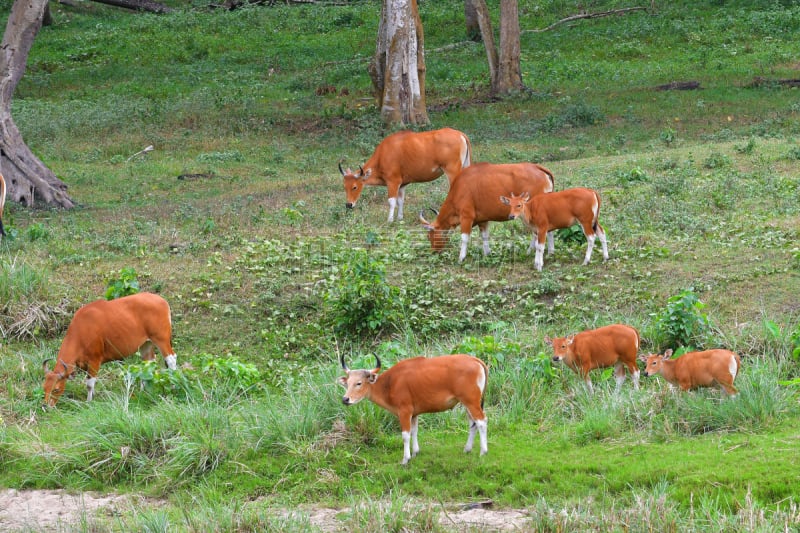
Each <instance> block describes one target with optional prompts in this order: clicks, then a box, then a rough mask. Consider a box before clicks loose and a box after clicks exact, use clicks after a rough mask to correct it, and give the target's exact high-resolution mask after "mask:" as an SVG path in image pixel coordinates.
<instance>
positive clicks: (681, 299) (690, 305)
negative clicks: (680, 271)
mask: <svg viewBox="0 0 800 533" xmlns="http://www.w3.org/2000/svg"><path fill="white" fill-rule="evenodd" d="M705 307H706V306H705V304H704V303H703V302H701V301H700V299H699V298H698V297H697V294H695V292H694V289H693V288H689V289H685V290H683V291H681V292H680V293H678V294H676V295H675V296H671V297H670V298H669V299H668V300H667V305H666V307H665V308H664V309H662V310H661V311H659V312H658V313H656V314H654V315H653V316H654V318H655V331H654V334H655V336H656V339H657V343H658V344H661V345H666V346H671V347H674V348H678V347H680V346H686V347H688V346H694V347H701V346H703V345H704V344H705V343H706V342H707V341H708V340H709V336H710V334H711V322H710V320H709V318H708V315H706V313H704V312H703V309H705Z"/></svg>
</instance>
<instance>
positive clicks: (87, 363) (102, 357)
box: [42, 292, 177, 407]
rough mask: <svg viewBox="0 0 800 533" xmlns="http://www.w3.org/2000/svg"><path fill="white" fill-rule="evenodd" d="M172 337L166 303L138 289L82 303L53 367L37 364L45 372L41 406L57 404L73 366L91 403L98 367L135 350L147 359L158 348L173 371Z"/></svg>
mask: <svg viewBox="0 0 800 533" xmlns="http://www.w3.org/2000/svg"><path fill="white" fill-rule="evenodd" d="M171 339H172V319H171V318H170V310H169V304H168V303H167V301H166V300H164V298H162V297H161V296H158V295H156V294H152V293H148V292H141V293H138V294H133V295H131V296H125V297H123V298H118V299H116V300H110V301H106V300H97V301H94V302H91V303H88V304H86V305H84V306H83V307H81V308H80V309H78V311H77V312H76V313H75V316H74V317H73V318H72V322H70V324H69V327H68V328H67V334H66V335H65V336H64V340H63V341H62V343H61V349H60V350H59V351H58V358H57V359H56V363H55V366H54V367H53V369H52V370H51V371H50V372H48V371H47V361H45V362H44V363H43V365H42V367H43V368H44V370H45V372H47V374H46V375H45V378H44V401H45V405H47V406H50V407H52V406H54V405H55V404H56V402H58V399H59V398H60V397H61V394H62V393H63V392H64V386H65V385H66V382H67V378H69V377H70V375H71V374H72V373H73V372H75V370H76V369H81V370H84V371H85V372H86V373H87V374H88V378H87V379H86V387H87V388H88V391H89V394H88V397H87V398H86V401H91V400H92V397H93V396H94V385H95V383H96V381H97V377H96V376H97V372H98V371H99V370H100V365H102V364H103V363H107V362H108V361H118V360H120V359H124V358H126V357H128V356H131V355H133V354H135V353H136V352H137V351H141V354H142V359H145V360H152V359H153V358H154V357H155V347H158V350H159V351H160V352H161V355H162V356H163V357H164V359H165V361H166V363H167V366H168V367H169V368H170V370H175V367H176V361H177V356H176V355H175V351H174V350H173V349H172V341H171ZM154 345H155V346H154Z"/></svg>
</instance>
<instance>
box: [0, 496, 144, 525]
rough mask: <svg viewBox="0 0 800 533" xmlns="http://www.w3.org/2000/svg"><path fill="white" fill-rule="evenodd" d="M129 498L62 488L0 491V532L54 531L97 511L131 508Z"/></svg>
mask: <svg viewBox="0 0 800 533" xmlns="http://www.w3.org/2000/svg"><path fill="white" fill-rule="evenodd" d="M130 503H131V498H130V497H128V496H120V495H114V494H112V495H105V496H104V495H99V494H93V493H89V492H83V493H77V494H70V493H68V492H65V491H62V490H14V489H4V490H0V531H29V530H35V531H39V530H42V531H56V530H59V531H60V530H61V529H62V528H63V527H64V526H68V525H75V524H78V523H80V522H81V521H82V520H84V519H88V518H91V517H94V516H97V514H98V513H102V514H105V515H106V516H111V515H114V514H118V513H120V512H122V511H124V510H127V509H130Z"/></svg>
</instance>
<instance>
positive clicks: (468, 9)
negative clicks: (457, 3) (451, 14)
mask: <svg viewBox="0 0 800 533" xmlns="http://www.w3.org/2000/svg"><path fill="white" fill-rule="evenodd" d="M464 23H465V26H466V30H467V39H469V40H470V41H474V42H476V43H479V42H480V41H481V25H480V22H479V21H478V11H477V10H476V9H475V4H473V3H472V0H465V1H464Z"/></svg>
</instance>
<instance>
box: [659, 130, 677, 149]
mask: <svg viewBox="0 0 800 533" xmlns="http://www.w3.org/2000/svg"><path fill="white" fill-rule="evenodd" d="M658 138H659V139H660V140H661V142H663V143H664V144H666V145H667V146H671V145H672V144H673V143H674V142H675V141H677V140H678V133H677V132H676V131H675V130H673V129H672V128H666V129H664V130H662V131H661V133H660V134H659V135H658Z"/></svg>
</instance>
